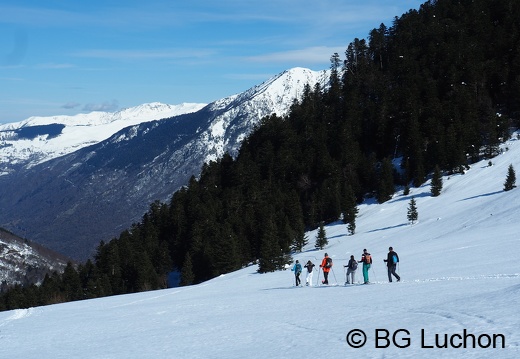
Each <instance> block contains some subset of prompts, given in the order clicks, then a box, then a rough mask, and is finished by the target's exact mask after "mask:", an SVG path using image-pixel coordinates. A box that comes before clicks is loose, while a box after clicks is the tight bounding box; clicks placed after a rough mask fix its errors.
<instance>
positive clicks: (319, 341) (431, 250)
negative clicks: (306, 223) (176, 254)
mask: <svg viewBox="0 0 520 359" xmlns="http://www.w3.org/2000/svg"><path fill="white" fill-rule="evenodd" d="M506 147H507V148H508V150H507V151H505V152H504V153H503V154H502V155H500V156H499V157H497V158H495V159H493V160H492V162H493V166H491V167H489V166H488V161H482V162H480V163H476V164H474V165H472V167H471V169H470V170H469V171H468V172H467V173H466V174H465V175H454V176H450V177H445V178H444V190H443V193H442V194H441V196H440V197H436V198H432V197H430V194H429V184H428V183H427V184H425V185H424V186H422V187H421V188H413V189H412V190H411V193H410V195H408V196H404V195H402V193H397V194H396V196H395V197H394V198H393V199H392V200H390V201H389V202H387V203H384V204H382V205H378V204H372V203H367V204H363V205H361V206H360V213H359V218H358V221H357V233H356V234H355V235H354V236H347V229H346V227H345V226H344V225H342V224H333V225H330V226H328V227H326V231H327V237H328V238H329V246H328V247H327V248H326V249H325V250H323V251H317V250H314V249H313V243H312V242H313V240H314V238H315V235H316V233H315V232H310V233H308V237H309V238H310V239H311V243H310V244H309V246H308V249H307V250H306V251H305V252H304V253H301V254H298V255H296V256H295V259H299V260H300V261H301V262H304V261H307V260H309V259H310V260H312V261H313V262H315V263H317V262H318V261H319V260H320V259H321V258H322V257H323V253H324V252H328V253H329V254H330V255H331V257H332V258H333V259H334V263H335V266H334V267H333V268H334V270H333V273H332V274H331V279H332V280H331V282H334V281H336V282H338V283H342V282H343V281H344V271H343V268H342V265H343V264H345V263H346V260H347V258H348V257H349V256H350V254H354V255H355V256H356V258H358V259H359V257H360V254H361V251H362V249H363V248H367V249H368V250H369V251H370V252H371V253H372V255H373V257H374V265H373V268H372V270H371V272H370V275H371V281H372V282H374V283H375V284H374V285H358V286H351V287H344V286H339V285H338V286H320V287H313V288H306V287H303V288H296V287H293V274H292V272H291V271H280V272H275V273H269V274H257V273H256V267H254V266H253V267H249V268H245V269H242V270H239V271H237V272H234V273H230V274H227V275H223V276H220V277H218V278H215V279H213V280H211V281H208V282H206V283H202V284H199V285H195V286H190V287H183V288H174V289H168V290H161V291H154V292H147V293H140V294H134V295H125V296H118V297H111V298H103V299H96V300H90V301H82V302H75V303H67V304H61V305H52V306H47V307H38V308H30V309H25V310H16V311H10V312H4V313H0V334H1V337H2V345H1V346H0V357H2V358H3V357H5V358H24V359H27V358H39V359H46V358H53V359H56V358H71V357H74V358H112V359H115V358H124V359H128V358H176V359H181V358H189V359H194V358H204V359H208V358H226V359H231V358H237V359H238V358H240V359H243V358H248V359H255V358H261V359H265V358H318V357H319V358H323V357H328V358H351V357H356V358H418V357H420V358H500V359H501V358H518V357H519V356H520V315H519V314H520V309H519V307H518V298H519V297H520V261H519V253H520V239H519V236H518V213H519V206H520V189H514V190H513V191H510V192H503V191H502V188H503V182H504V180H505V177H506V174H507V167H508V166H509V164H510V163H512V164H513V166H514V167H515V168H516V169H518V168H520V142H519V141H517V140H511V141H509V142H508V143H507V144H506V145H505V146H504V149H505V148H506ZM412 196H414V197H415V198H416V200H417V207H418V212H419V221H418V222H417V223H416V224H415V225H410V224H408V222H407V219H406V211H407V207H408V204H409V200H410V198H411V197H412ZM390 245H392V246H393V247H394V248H395V250H396V251H397V252H398V253H399V256H400V259H401V262H400V268H399V272H400V274H401V277H402V279H403V280H402V282H400V283H395V282H394V283H391V284H390V283H388V282H387V278H386V267H385V266H384V264H383V261H382V260H383V258H385V255H386V253H387V248H388V246H390ZM358 272H360V270H358ZM357 277H358V279H360V278H361V274H360V273H358V274H357ZM318 279H319V278H318V273H315V274H314V283H316V282H318ZM354 329H359V330H363V331H364V332H365V333H366V335H367V340H366V344H365V346H364V347H363V349H354V348H352V347H350V346H349V344H348V343H347V340H346V338H347V335H348V334H349V333H351V331H352V330H354ZM385 330H386V331H388V332H389V333H390V336H389V338H390V341H386V340H385V339H382V338H383V337H384V334H385ZM399 330H400V331H399ZM395 332H396V333H397V334H396V335H395V343H394V342H392V341H391V340H392V334H393V333H395ZM464 333H465V334H464ZM376 334H377V335H378V337H379V339H376ZM469 334H471V335H473V336H475V338H477V341H476V343H475V345H474V346H475V348H473V340H472V339H471V337H468V335H469ZM464 335H466V343H465V348H464V347H458V346H461V345H462V344H464V341H463V340H462V337H463V336H464ZM445 336H447V337H448V339H449V338H451V339H452V341H451V343H450V341H449V340H448V342H447V343H448V345H449V346H450V348H448V349H444V348H437V347H438V346H441V345H442V344H444V343H445ZM493 337H494V338H495V339H496V341H495V343H494V344H493V343H492V342H489V341H488V340H487V339H488V338H493ZM436 338H437V342H436ZM478 338H480V342H479V341H478ZM351 339H353V341H354V342H359V340H360V339H361V337H360V336H353V337H351ZM407 340H408V341H407ZM399 346H400V347H399ZM483 346H491V347H490V348H487V349H485V348H482V347H483ZM493 346H495V348H493ZM502 346H504V348H502ZM384 347H385V348H384ZM457 347H458V348H457Z"/></svg>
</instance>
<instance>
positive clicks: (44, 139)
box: [0, 102, 206, 174]
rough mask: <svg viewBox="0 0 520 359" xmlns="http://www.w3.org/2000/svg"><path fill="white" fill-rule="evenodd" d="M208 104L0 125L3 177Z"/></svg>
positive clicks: (148, 107)
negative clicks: (134, 128) (121, 131)
mask: <svg viewBox="0 0 520 359" xmlns="http://www.w3.org/2000/svg"><path fill="white" fill-rule="evenodd" d="M205 105H206V104H200V103H183V104H181V105H167V104H162V103H158V102H155V103H147V104H143V105H139V106H136V107H132V108H128V109H125V110H121V111H118V112H99V111H97V112H91V113H87V114H78V115H75V116H50V117H31V118H28V119H27V120H24V121H21V122H16V123H8V124H3V125H0V166H1V168H0V171H1V172H0V174H7V173H10V172H12V171H15V170H16V169H19V168H30V167H32V166H34V165H37V164H39V163H42V162H45V161H48V160H51V159H53V158H56V157H59V156H63V155H66V154H69V153H72V152H74V151H77V150H79V149H81V148H83V147H86V146H89V145H92V144H96V143H99V142H101V141H103V140H106V139H107V138H109V137H110V136H112V135H113V134H114V133H116V132H118V131H120V130H122V129H123V128H125V127H128V126H133V125H136V124H139V123H142V122H149V121H153V120H159V119H162V118H169V117H174V116H178V115H182V114H185V113H190V112H195V111H198V110H200V109H201V108H202V107H204V106H205Z"/></svg>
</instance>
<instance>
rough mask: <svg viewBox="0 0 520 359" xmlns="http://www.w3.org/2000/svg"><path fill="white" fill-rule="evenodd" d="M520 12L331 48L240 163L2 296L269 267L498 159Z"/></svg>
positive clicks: (393, 30) (519, 71)
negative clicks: (406, 192) (384, 205)
mask: <svg viewBox="0 0 520 359" xmlns="http://www.w3.org/2000/svg"><path fill="white" fill-rule="evenodd" d="M519 19H520V3H519V2H518V1H516V0H461V1H451V0H438V1H429V2H426V3H425V4H423V5H422V6H421V7H420V9H419V10H418V11H415V10H412V11H410V12H408V13H406V14H404V15H403V16H401V17H399V18H397V17H396V18H395V20H394V22H393V23H392V24H391V26H389V27H387V26H385V25H383V24H381V26H380V27H379V28H378V29H373V30H372V31H370V32H369V36H368V39H367V40H364V39H354V40H353V41H352V42H351V43H350V45H349V46H348V48H347V49H346V51H345V54H344V55H340V54H332V56H331V70H332V71H331V78H330V83H329V84H328V86H327V87H326V89H324V88H322V87H321V85H320V84H316V85H313V84H310V85H309V86H307V87H306V89H305V91H304V93H303V95H302V97H301V98H299V99H297V100H295V102H294V105H293V107H292V109H291V112H290V114H289V115H288V116H287V117H286V118H279V117H277V116H271V117H268V118H265V119H264V120H263V121H262V124H261V125H260V126H258V128H257V129H256V130H255V131H254V132H253V133H252V134H251V135H250V136H249V137H248V138H247V139H246V140H245V141H244V143H243V145H242V147H241V149H240V152H239V154H238V156H237V157H236V158H232V157H231V156H224V157H223V158H222V159H220V160H219V161H218V162H212V163H209V164H206V165H205V166H204V168H203V170H202V174H201V176H200V178H199V179H196V178H192V180H191V181H190V183H189V185H188V186H186V187H185V188H183V189H182V190H180V191H178V192H177V193H175V194H173V196H172V199H171V201H170V202H169V203H158V202H157V203H153V204H152V205H151V206H150V209H149V211H148V213H146V214H145V215H144V217H143V218H142V220H141V222H140V223H136V224H135V225H133V226H132V227H131V228H130V229H128V230H126V231H124V232H123V233H122V234H121V235H120V236H119V237H118V238H115V239H113V240H112V241H110V242H108V243H102V244H101V245H100V246H99V248H98V252H97V255H96V258H95V259H94V261H89V262H87V263H86V264H83V265H80V266H79V267H78V268H74V267H73V266H69V267H68V268H67V270H66V272H65V274H64V275H63V276H61V277H59V276H58V277H53V278H48V279H49V280H48V281H45V282H44V283H43V285H42V286H41V287H40V288H32V289H30V290H23V289H22V288H16V291H10V292H8V293H6V294H5V295H4V296H3V301H2V303H1V304H0V305H1V306H2V307H3V308H14V307H16V305H14V304H13V303H24V304H18V305H35V304H44V303H48V302H50V301H51V297H52V298H54V300H75V299H81V298H90V297H96V296H104V295H111V294H120V293H126V292H135V291H141V290H149V289H156V288H163V287H165V286H166V278H167V275H168V273H169V272H170V271H172V270H178V271H180V272H181V284H183V285H184V284H190V283H196V282H200V281H204V280H207V279H209V278H212V277H215V276H217V275H219V274H222V273H226V272H229V271H231V270H234V269H237V268H240V267H242V266H244V265H247V264H248V263H250V262H252V261H256V260H259V262H260V271H272V270H275V269H277V268H279V267H280V266H281V265H283V264H284V263H285V262H286V261H287V259H288V256H290V253H291V250H292V249H294V247H295V245H296V246H297V244H298V243H301V242H302V241H303V240H305V238H303V236H304V232H305V230H308V229H312V228H316V227H317V226H318V225H319V224H320V223H321V222H328V221H334V220H337V219H338V218H341V217H342V215H344V218H345V220H347V221H351V222H352V224H353V228H355V207H356V203H359V202H360V201H362V200H363V199H365V198H367V197H369V196H371V197H374V198H376V199H377V200H378V201H379V202H384V201H386V200H388V199H390V198H391V196H392V194H393V193H394V191H395V188H396V186H408V185H410V186H419V185H421V184H423V183H424V182H425V181H426V179H427V176H428V174H429V173H431V172H432V171H433V170H434V168H435V167H436V166H438V167H439V168H440V169H441V170H442V171H444V172H453V171H458V172H463V171H464V170H465V169H466V168H467V166H470V165H471V163H473V162H475V161H476V160H479V159H482V158H483V157H488V158H491V157H493V156H494V155H496V153H497V151H498V144H499V143H500V141H501V140H502V139H504V138H506V137H507V136H508V133H509V130H510V128H511V127H517V126H518V119H519V117H520V108H519V106H520V20H519ZM395 159H399V163H400V168H395V167H394V166H393V165H392V162H393V161H394V160H395ZM394 163H395V161H394ZM354 233H355V231H354V230H353V231H352V234H354ZM49 288H52V291H51V290H50V289H49ZM56 291H57V292H58V293H59V295H57V294H56ZM13 293H16V295H18V296H19V297H20V298H23V302H22V301H21V300H20V301H17V300H13V299H12V298H13V295H14V294H13ZM28 293H30V294H28ZM49 293H53V294H49Z"/></svg>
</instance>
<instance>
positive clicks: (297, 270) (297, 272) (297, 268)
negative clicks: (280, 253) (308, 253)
mask: <svg viewBox="0 0 520 359" xmlns="http://www.w3.org/2000/svg"><path fill="white" fill-rule="evenodd" d="M301 272H302V265H301V264H300V263H296V274H299V273H301Z"/></svg>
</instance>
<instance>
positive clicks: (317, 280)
mask: <svg viewBox="0 0 520 359" xmlns="http://www.w3.org/2000/svg"><path fill="white" fill-rule="evenodd" d="M319 282H320V270H319V269H318V279H316V286H318V285H319V284H318V283H319Z"/></svg>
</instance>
